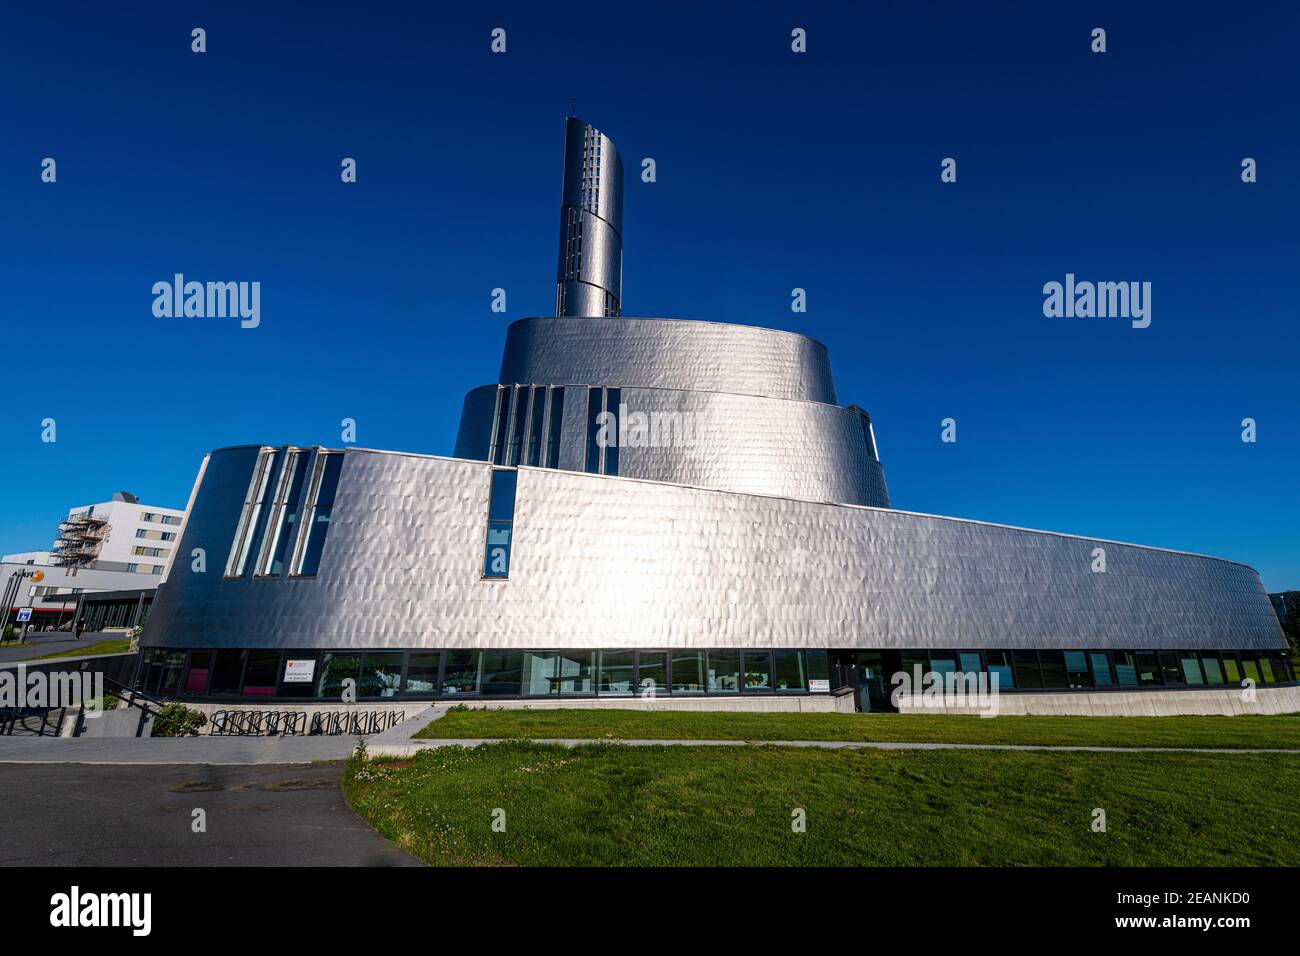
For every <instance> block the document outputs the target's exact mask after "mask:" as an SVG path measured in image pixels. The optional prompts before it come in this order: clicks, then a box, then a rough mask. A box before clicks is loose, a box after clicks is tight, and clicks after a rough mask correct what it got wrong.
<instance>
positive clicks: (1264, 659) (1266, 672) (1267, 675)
mask: <svg viewBox="0 0 1300 956" xmlns="http://www.w3.org/2000/svg"><path fill="white" fill-rule="evenodd" d="M1259 672H1260V673H1261V674H1262V675H1263V676H1264V683H1265V684H1274V683H1276V682H1277V678H1275V677H1274V676H1273V662H1272V661H1270V660H1269V659H1268V655H1267V654H1260V655H1259Z"/></svg>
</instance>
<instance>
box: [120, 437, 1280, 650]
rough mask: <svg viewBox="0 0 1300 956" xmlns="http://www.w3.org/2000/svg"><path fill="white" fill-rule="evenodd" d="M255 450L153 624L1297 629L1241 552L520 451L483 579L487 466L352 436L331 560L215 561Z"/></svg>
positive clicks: (245, 455)
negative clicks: (249, 564)
mask: <svg viewBox="0 0 1300 956" xmlns="http://www.w3.org/2000/svg"><path fill="white" fill-rule="evenodd" d="M255 454H256V449H255V448H253V449H248V448H235V449H223V450H221V451H217V452H213V454H212V456H211V459H210V461H209V463H208V468H207V472H206V474H205V476H204V478H203V481H202V484H201V485H200V488H199V491H198V493H197V495H196V496H195V500H194V505H193V508H192V510H191V514H190V518H189V521H188V522H187V524H186V527H185V532H184V535H183V538H182V541H181V542H180V553H181V554H185V555H188V554H190V553H191V551H192V549H194V548H197V547H202V548H204V549H205V550H206V553H207V555H208V561H207V565H208V570H207V571H206V572H205V573H197V572H195V571H194V570H193V567H192V565H191V563H189V562H184V561H178V562H176V565H175V567H174V568H173V571H172V575H171V577H170V579H169V580H168V581H167V582H166V583H165V584H164V585H163V586H162V587H161V588H160V590H159V593H158V597H157V600H156V601H155V604H154V607H153V610H152V612H151V613H150V616H149V622H148V625H147V628H146V633H145V638H144V643H145V644H146V645H150V646H156V645H165V646H173V647H186V646H188V647H277V648H365V647H370V648H374V647H392V648H398V647H445V648H538V647H571V648H611V647H639V648H674V647H699V648H705V647H751V648H760V647H790V648H912V647H917V648H922V647H932V648H945V649H953V648H988V649H997V648H1012V649H1014V648H1076V649H1087V648H1096V649H1106V648H1113V649H1147V648H1169V649H1194V650H1210V649H1228V648H1243V649H1255V650H1281V649H1283V648H1284V647H1285V642H1284V640H1283V637H1282V632H1281V629H1280V627H1279V625H1278V622H1277V617H1276V615H1275V614H1274V613H1273V608H1272V605H1271V604H1270V603H1269V599H1268V596H1267V594H1266V593H1265V591H1264V588H1263V585H1262V583H1261V582H1260V579H1259V575H1258V574H1257V573H1256V572H1255V571H1253V570H1252V569H1251V568H1248V567H1246V566H1244V565H1240V564H1235V563H1233V562H1229V561H1223V560H1219V559H1216V558H1209V557H1202V556H1197V555H1189V554H1180V553H1177V552H1169V551H1159V550H1155V549H1150V548H1142V547H1137V546H1134V545H1126V544H1117V543H1111V542H1099V541H1095V540H1091V539H1085V538H1076V537H1068V536H1065V535H1056V534H1050V533H1046V532H1038V531H1028V530H1023V529H1019V528H1009V527H1005V526H999V525H988V524H981V523H978V522H971V521H962V520H959V519H954V518H942V517H933V516H928V515H916V514H909V513H905V512H897V511H889V510H882V509H872V508H861V507H852V506H845V505H831V504H817V503H812V502H804V501H794V500H790V499H787V498H775V497H763V496H758V495H741V494H731V493H726V492H718V491H706V490H701V489H697V488H685V487H680V486H676V485H667V484H652V483H647V482H639V481H635V480H630V479H624V478H608V477H601V476H595V475H583V474H576V473H572V472H565V471H558V470H550V469H535V468H522V469H520V471H519V490H518V496H517V503H516V510H515V525H514V539H513V548H512V554H511V565H510V578H509V580H506V581H484V580H482V579H481V576H480V570H481V567H482V562H483V548H484V540H485V532H486V512H487V498H488V487H489V479H490V472H491V467H490V466H489V465H487V464H485V463H481V462H469V461H459V460H455V459H445V458H430V457H420V456H412V455H399V454H394V453H384V452H371V451H365V450H359V449H349V450H348V451H347V452H346V461H345V464H344V467H343V471H342V476H341V479H340V483H339V489H338V494H337V497H336V499H335V506H334V514H333V518H332V520H331V523H330V531H329V536H328V538H327V539H326V544H325V550H324V554H323V556H322V559H321V565H320V573H319V575H318V576H317V577H315V578H304V579H293V578H280V579H271V580H267V579H257V580H251V579H239V580H223V579H222V577H221V568H222V567H223V565H224V562H225V557H226V554H227V552H228V550H229V547H230V543H231V540H232V537H233V534H234V529H235V525H236V523H237V521H238V518H239V511H240V505H241V503H242V498H243V495H244V492H245V490H246V488H247V486H248V481H249V476H250V473H251V470H252V467H253V460H254V457H255ZM1095 547H1104V548H1105V549H1106V554H1107V571H1106V573H1104V574H1098V573H1094V572H1093V571H1092V549H1093V548H1095Z"/></svg>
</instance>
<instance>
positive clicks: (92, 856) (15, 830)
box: [0, 763, 420, 866]
mask: <svg viewBox="0 0 1300 956" xmlns="http://www.w3.org/2000/svg"><path fill="white" fill-rule="evenodd" d="M341 774H342V768H341V767H339V766H337V765H334V766H306V767H304V766H279V765H266V764H262V765H258V766H250V767H210V766H202V765H185V766H160V765H156V764H155V765H148V766H98V767H88V766H85V765H81V764H66V763H63V764H22V765H9V766H6V767H5V768H4V771H3V773H0V866H69V865H76V866H127V865H131V866H419V865H420V863H419V861H418V860H416V859H415V858H413V857H411V856H409V855H407V854H406V853H404V852H402V851H401V850H399V849H398V848H397V847H395V846H393V845H392V844H391V843H389V842H388V841H387V840H385V839H384V838H383V837H381V836H379V835H378V834H377V833H375V832H374V831H373V830H371V829H370V828H369V827H368V826H366V824H365V823H363V822H362V821H361V820H360V819H359V818H358V817H357V816H355V815H354V814H353V813H352V811H351V810H349V809H348V807H347V805H346V804H345V803H344V802H343V796H342V794H341V792H340V791H339V786H338V782H339V778H340V776H341ZM196 808H201V809H203V810H204V811H205V813H206V816H207V832H206V833H194V832H193V831H192V829H191V826H192V821H193V811H194V810H195V809H196Z"/></svg>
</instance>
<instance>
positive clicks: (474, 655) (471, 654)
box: [442, 651, 479, 697]
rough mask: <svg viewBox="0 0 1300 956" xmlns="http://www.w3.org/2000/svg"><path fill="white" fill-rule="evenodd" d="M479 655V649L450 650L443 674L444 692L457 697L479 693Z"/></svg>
mask: <svg viewBox="0 0 1300 956" xmlns="http://www.w3.org/2000/svg"><path fill="white" fill-rule="evenodd" d="M478 684H479V655H478V652H477V651H448V652H447V667H446V669H445V670H444V671H443V674H442V692H443V694H445V695H448V696H451V697H456V696H459V695H461V694H477V693H478Z"/></svg>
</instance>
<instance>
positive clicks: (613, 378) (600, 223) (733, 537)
mask: <svg viewBox="0 0 1300 956" xmlns="http://www.w3.org/2000/svg"><path fill="white" fill-rule="evenodd" d="M565 164H566V165H565V187H564V213H563V218H562V224H563V225H562V231H561V249H560V262H561V266H560V279H559V282H558V285H557V289H558V292H557V310H556V311H557V317H555V318H529V319H523V320H520V321H517V322H515V323H514V324H512V325H511V326H510V327H509V330H508V332H507V336H506V344H505V351H504V355H503V358H502V362H501V370H500V375H499V376H498V380H497V382H495V383H489V384H486V385H483V386H481V387H479V388H476V389H473V390H471V391H470V392H469V394H468V395H467V396H466V399H465V404H464V411H463V413H462V418H461V423H460V430H459V432H458V435H457V438H456V446H455V457H452V458H442V457H432V456H426V455H411V454H399V453H395V452H379V451H369V450H363V449H347V450H346V451H337V450H334V451H331V450H328V449H320V448H306V449H296V448H290V447H284V448H275V447H270V446H239V447H234V448H225V449H221V450H218V451H215V452H213V453H212V454H211V455H210V456H209V458H208V460H207V462H206V464H205V467H204V470H203V472H202V473H201V478H200V482H199V484H198V485H197V487H196V491H195V494H194V497H193V499H192V504H191V507H190V509H189V513H188V517H187V520H186V524H185V526H184V531H183V536H182V540H181V542H180V546H179V549H178V554H179V555H180V556H181V559H180V560H177V561H176V562H175V563H174V564H173V566H172V568H171V570H170V572H169V575H168V578H167V580H166V581H165V583H164V584H163V586H162V587H161V588H160V589H159V592H158V595H157V598H156V600H155V603H154V606H153V610H152V613H151V615H150V617H149V620H148V624H147V627H146V631H145V635H144V638H143V644H144V645H145V646H146V647H148V648H150V650H149V652H148V654H147V655H146V657H145V660H146V670H147V671H148V673H149V674H151V675H157V676H156V681H157V683H156V686H157V687H158V688H160V689H162V690H173V691H174V690H177V689H178V688H179V689H180V690H182V691H192V692H194V693H196V694H200V695H203V694H211V695H213V696H222V695H230V694H242V696H257V695H263V694H265V695H275V694H291V695H297V696H302V694H301V693H299V690H300V688H296V687H295V686H293V685H291V684H290V683H288V676H287V675H288V665H289V662H290V657H295V658H302V659H303V660H307V661H311V662H316V663H319V664H320V669H321V672H322V674H323V675H325V676H322V677H320V684H319V685H318V686H317V687H316V688H315V690H314V693H315V696H318V697H321V698H325V697H329V696H331V695H333V694H335V693H336V691H337V684H338V680H339V679H340V674H342V673H343V671H341V670H340V666H341V665H340V663H339V662H340V661H343V662H344V663H345V664H346V665H347V666H348V667H351V668H353V671H352V672H351V673H355V674H356V675H357V676H359V677H360V679H361V683H362V688H363V696H366V693H365V688H366V687H367V686H371V689H372V691H373V693H371V696H386V695H388V692H389V691H391V692H392V693H394V694H403V695H405V694H412V693H414V694H416V695H425V696H439V697H448V696H453V695H456V694H459V693H467V694H470V695H476V694H479V693H482V694H483V695H484V696H488V695H489V688H490V687H495V688H496V689H497V693H498V694H501V693H504V694H505V695H509V694H511V693H513V694H516V695H524V696H527V695H528V694H530V693H546V692H549V691H548V689H550V690H555V692H558V693H562V694H563V693H596V692H599V693H605V692H606V691H607V690H608V688H610V687H614V688H616V689H615V691H613V692H615V693H624V694H630V693H632V692H633V688H638V687H640V686H641V685H642V680H643V678H644V679H647V680H651V681H655V682H660V683H666V684H667V685H669V686H667V687H666V690H667V691H668V692H670V693H672V694H677V693H679V692H681V693H687V694H690V693H715V692H718V693H738V694H740V693H750V692H755V693H763V692H799V693H825V692H829V690H830V689H831V687H830V680H828V679H826V678H825V676H818V675H825V674H827V673H829V668H830V667H831V666H833V667H834V668H836V669H837V670H836V672H837V673H840V674H844V673H847V672H853V673H857V669H858V668H861V667H865V665H864V664H863V661H864V660H865V659H866V658H867V657H868V656H871V655H875V657H874V658H873V660H876V663H877V664H878V663H879V660H884V659H885V655H891V657H890V658H889V659H890V660H896V661H907V660H918V659H919V658H918V655H920V656H925V655H927V654H928V655H929V656H928V657H926V660H927V662H928V663H929V664H931V665H933V666H936V667H939V666H947V667H950V668H951V667H958V666H960V667H961V668H962V669H984V670H987V671H988V672H989V673H990V674H993V673H999V674H1002V676H1003V677H1004V678H1005V680H1004V682H1003V686H1004V687H1008V686H1014V688H1015V689H1034V688H1044V689H1046V688H1051V687H1054V686H1062V685H1061V684H1060V683H1053V681H1068V683H1067V684H1066V685H1065V686H1068V687H1076V686H1088V687H1092V686H1097V687H1105V686H1114V685H1117V684H1118V685H1121V686H1123V685H1125V684H1126V683H1127V684H1128V685H1130V686H1139V685H1140V686H1143V687H1145V686H1149V685H1159V686H1161V687H1172V686H1198V685H1201V686H1203V685H1212V686H1226V685H1229V684H1235V683H1237V682H1238V681H1239V679H1240V678H1241V677H1242V675H1244V676H1245V677H1247V678H1254V677H1258V678H1259V679H1260V680H1263V681H1264V682H1276V681H1278V680H1289V679H1290V674H1291V668H1290V663H1289V661H1288V660H1287V659H1286V656H1285V647H1286V644H1285V641H1284V639H1283V636H1282V632H1281V629H1280V626H1279V624H1278V621H1277V618H1276V616H1275V614H1274V612H1273V608H1272V605H1271V603H1270V601H1269V598H1268V595H1267V594H1266V593H1265V591H1264V588H1263V585H1262V583H1261V581H1260V578H1259V575H1258V574H1257V573H1256V572H1255V571H1254V570H1252V569H1251V568H1249V567H1246V566H1245V565H1242V564H1238V563H1235V562H1232V561H1225V560H1221V559H1217V558H1212V557H1204V556H1200V555H1194V554H1186V553H1181V552H1176V551H1166V550H1160V549H1156V548H1149V547H1142V546H1137V545H1131V544H1121V543H1116V542H1107V541H1096V540H1092V539H1087V538H1082V537H1075V536H1070V535H1061V534H1054V533H1050V532H1043V531H1031V530H1026V529H1021V528H1013V527H1007V526H1003V525H994V524H987V523H982V522H976V521H967V520H962V519H958V518H946V517H938V516H934V515H925V514H915V513H909V512H901V511H896V510H892V509H891V508H890V501H889V494H888V491H887V489H886V485H885V476H884V471H883V468H882V466H881V462H880V454H879V450H878V448H877V445H876V440H875V433H874V430H873V425H872V422H871V420H870V418H869V417H868V415H867V413H866V412H865V411H864V410H863V409H861V408H860V407H858V406H857V405H849V406H847V407H841V406H839V405H838V404H837V398H836V390H835V385H834V382H833V380H832V377H831V370H830V362H829V359H828V357H827V353H826V349H825V347H823V346H822V345H821V344H820V343H818V342H816V341H814V340H812V339H810V338H807V337H806V336H802V335H799V334H796V333H791V332H781V331H774V330H770V329H761V328H754V327H750V326H738V325H726V324H721V323H714V322H689V321H681V320H674V319H627V318H622V317H621V304H620V297H621V286H620V281H619V274H620V272H621V261H622V260H621V255H622V251H621V250H622V167H621V164H620V163H619V161H618V157H617V153H616V152H615V151H614V149H613V145H612V143H610V142H609V141H608V138H606V137H604V136H603V135H601V134H599V133H597V132H596V131H594V130H592V129H591V127H589V126H587V125H586V124H584V123H582V122H581V121H578V120H576V119H573V120H570V121H569V122H568V123H567V124H566V158H565ZM570 227H572V228H570ZM593 237H594V240H593ZM579 240H580V241H579ZM575 250H576V251H577V253H578V254H577V257H576V258H575ZM185 556H191V557H193V558H194V559H193V560H187V559H185ZM195 556H202V560H200V558H199V557H195ZM1103 562H1104V563H1103ZM548 648H550V649H555V648H562V649H566V650H564V651H554V650H550V651H548V650H546V649H548ZM536 649H541V650H536ZM696 651H698V654H696V653H694V652H696ZM281 652H284V653H281ZM290 652H292V653H290ZM1085 652H1086V653H1085ZM232 655H234V656H232ZM470 658H473V662H472V665H471V664H470V663H466V662H467V661H468V660H469V659H470ZM363 661H364V664H363ZM706 662H707V663H706ZM295 663H302V661H295ZM1040 664H1041V668H1040ZM471 666H472V667H473V668H474V670H473V674H474V675H475V676H474V677H473V678H472V680H471V679H470V678H469V677H467V676H466V675H467V673H469V671H468V670H467V668H469V667H471ZM872 666H873V667H875V666H876V665H875V664H873V665H872ZM277 668H279V670H277ZM539 668H540V670H539ZM1013 668H1014V670H1013ZM1080 668H1082V670H1081V669H1080ZM376 669H377V670H376ZM453 669H454V674H453ZM489 672H491V675H492V679H491V680H489ZM876 672H877V673H878V668H877V670H876ZM181 673H184V674H185V675H186V676H185V677H184V683H183V685H180V684H178V683H177V682H178V681H179V680H180V677H179V675H180V674H181ZM376 674H378V675H381V676H379V677H376V676H375V675H376ZM480 674H481V675H482V680H483V684H482V685H481V686H480V683H479V680H480V678H479V676H478V675H480ZM609 674H617V675H621V676H619V677H618V678H617V679H616V680H614V679H613V678H609V676H608V675H609ZM168 675H171V676H170V677H169V676H168ZM277 675H280V676H277ZM413 675H415V676H413ZM502 675H505V676H504V678H503V677H502ZM584 675H585V676H584ZM647 675H649V676H647ZM683 675H685V676H683ZM1193 675H1195V676H1193ZM147 680H149V681H153V680H155V678H154V677H148V678H147ZM368 680H369V681H371V684H370V685H367V683H366V682H367V681H368ZM610 680H613V683H612V684H611V683H610ZM844 680H845V681H846V682H848V681H850V680H858V678H853V677H847V676H845V677H844ZM1035 680H1037V681H1038V683H1034V681H1035ZM169 681H171V683H170V684H169V683H168V682H169ZM277 681H280V682H279V683H277ZM1012 681H1014V684H1013V683H1012ZM1084 681H1086V682H1087V683H1082V682H1084ZM149 686H150V687H151V688H152V687H154V686H155V685H154V684H149ZM241 688H242V689H241ZM277 688H278V690H277ZM502 688H504V691H503V690H502ZM539 688H540V690H539ZM583 688H586V689H585V690H584V689H583ZM601 688H604V689H601ZM309 690H310V688H309Z"/></svg>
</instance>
